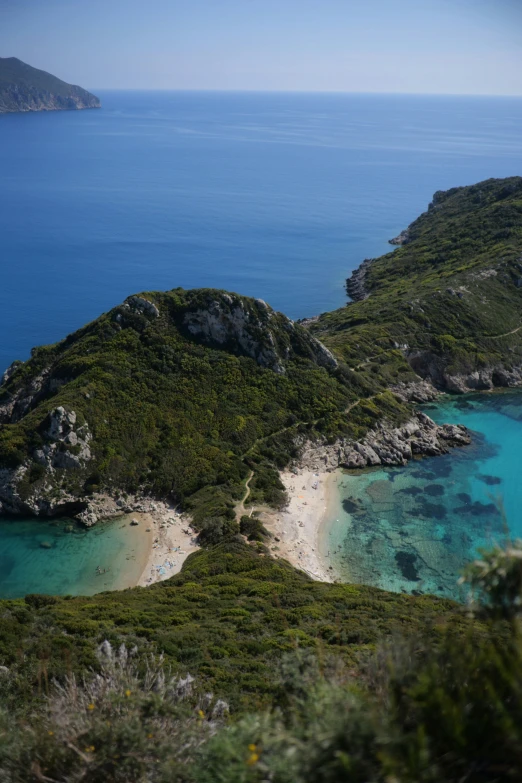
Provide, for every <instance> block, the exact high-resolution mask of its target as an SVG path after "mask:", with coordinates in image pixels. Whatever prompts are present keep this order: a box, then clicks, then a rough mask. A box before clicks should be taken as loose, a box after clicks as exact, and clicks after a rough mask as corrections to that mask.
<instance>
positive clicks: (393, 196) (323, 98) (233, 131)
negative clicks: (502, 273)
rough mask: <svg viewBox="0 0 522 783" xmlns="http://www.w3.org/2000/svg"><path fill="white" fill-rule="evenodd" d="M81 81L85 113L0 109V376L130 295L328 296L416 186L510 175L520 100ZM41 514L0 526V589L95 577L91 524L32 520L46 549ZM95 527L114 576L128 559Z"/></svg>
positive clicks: (520, 154) (282, 302)
mask: <svg viewBox="0 0 522 783" xmlns="http://www.w3.org/2000/svg"><path fill="white" fill-rule="evenodd" d="M96 92H98V94H99V95H100V97H101V100H102V104H103V108H102V109H101V110H99V111H97V110H91V111H83V112H55V113H37V114H12V115H2V116H0V176H1V182H2V187H1V188H0V236H1V244H0V254H1V255H0V258H1V264H2V267H1V268H2V273H3V274H2V284H1V286H0V334H1V335H2V340H1V341H0V372H1V371H2V369H3V368H4V367H7V365H8V364H10V363H11V362H12V361H13V360H14V359H26V358H27V357H28V356H29V354H30V349H31V348H32V347H33V346H34V345H38V344H42V343H49V342H54V341H56V340H59V339H61V338H63V337H64V336H65V335H66V334H68V333H70V332H71V331H73V330H75V329H76V328H78V327H80V326H82V325H83V324H84V323H85V322H87V321H89V320H91V319H93V318H95V317H96V316H98V315H99V314H100V313H101V312H103V311H106V310H108V309H109V308H111V307H113V306H114V305H115V304H117V303H118V302H121V301H122V300H123V299H124V298H125V297H126V296H128V295H129V294H131V293H135V292H138V291H143V290H154V289H169V288H173V287H175V286H184V287H186V288H190V287H195V286H214V287H221V288H226V289H231V290H235V291H238V292H240V293H243V294H250V295H254V296H258V297H262V298H263V299H266V300H267V301H268V302H270V304H272V305H273V306H274V307H275V308H277V309H280V310H282V311H284V312H285V313H286V314H287V315H289V316H290V317H292V318H298V317H305V316H311V315H314V314H317V313H320V312H324V311H325V310H329V309H332V308H335V307H339V306H341V305H343V304H344V302H345V301H346V298H345V293H344V288H343V286H344V280H345V278H346V277H347V276H348V275H349V274H350V272H351V271H352V270H353V269H354V268H355V267H357V266H358V265H359V263H360V262H361V261H362V260H363V259H364V258H365V257H371V256H376V255H380V254H382V253H384V252H386V251H387V250H389V249H390V247H389V245H388V244H387V240H388V239H389V238H390V237H392V236H395V235H396V234H397V233H399V231H400V230H402V229H403V228H405V227H406V226H407V225H408V224H409V223H410V222H411V220H413V219H414V218H415V217H416V216H417V215H418V214H419V213H420V212H422V211H423V210H424V209H425V208H426V207H427V205H428V203H429V201H430V200H431V197H432V194H433V192H434V191H436V190H438V189H446V188H450V187H453V186H456V185H464V184H470V183H473V182H476V181H478V180H481V179H485V178H488V177H505V176H510V175H513V174H520V173H522V99H511V98H462V97H420V96H377V95H371V96H370V95H337V94H328V95H320V94H263V93H252V94H248V93H190V92H106V91H96ZM476 404H477V405H478V407H479V408H480V406H481V404H482V403H481V402H478V403H476ZM448 415H449V411H448ZM459 420H460V419H459ZM476 426H477V429H478V430H479V431H480V432H482V430H481V429H480V427H481V426H482V424H481V423H480V422H479V423H477V424H476ZM486 429H487V428H486ZM492 434H493V433H490V432H489V430H488V431H487V432H486V431H484V433H483V441H481V443H482V446H481V448H484V449H486V451H487V449H488V448H489V442H490V438H491V437H492ZM506 434H507V433H506ZM477 448H479V446H477ZM484 453H485V452H484ZM466 464H468V463H466ZM469 464H471V463H469ZM423 469H424V468H423ZM426 469H427V468H426ZM401 475H402V474H401ZM383 480H384V479H383ZM397 480H399V481H402V480H403V479H397ZM503 480H504V479H503ZM364 481H366V479H364ZM386 481H389V483H390V484H391V483H393V482H391V481H390V480H389V479H388V478H386ZM434 481H435V480H434ZM435 483H436V482H435ZM361 486H362V485H361ZM506 488H507V479H506V480H505V482H504V485H503V489H506ZM362 491H363V490H361V492H362ZM41 524H42V523H40V522H34V521H32V522H31V521H27V522H25V523H24V525H25V527H24V532H23V535H22V534H21V533H17V532H16V531H15V530H14V528H13V527H12V523H8V522H5V523H0V549H1V548H3V549H4V550H5V551H6V552H7V551H8V560H5V561H4V566H5V568H4V573H5V574H11V576H10V577H9V579H11V581H10V583H9V584H7V582H6V579H7V578H8V577H7V576H5V578H4V577H2V573H0V596H2V595H7V594H8V595H13V594H23V592H24V590H29V589H30V590H35V589H37V586H38V585H39V586H40V587H39V589H41V590H42V591H43V592H46V591H47V592H61V593H68V592H78V590H79V589H82V590H84V591H85V592H92V591H93V590H95V589H97V588H96V585H93V584H92V580H91V576H92V573H93V571H94V569H95V568H96V565H97V564H98V560H99V557H100V546H99V543H100V541H101V540H102V534H101V533H100V534H99V533H96V538H95V537H94V533H93V534H89V535H90V537H89V536H86V537H85V538H81V536H78V538H74V539H73V538H71V535H72V534H71V535H69V534H66V533H64V532H63V530H61V529H58V528H57V529H53V530H50V529H49V530H45V531H44V533H45V535H46V536H47V537H48V538H49V536H51V534H53V536H51V538H52V541H51V542H50V543H52V545H53V547H54V552H53V549H51V550H46V549H44V548H42V547H41V546H40V543H41V542H40V539H41V535H42V530H43V528H42V527H41ZM20 530H21V528H20ZM106 530H107V532H106V533H104V535H105V534H106V535H107V536H112V539H111V540H114V541H116V539H117V543H115V544H114V548H113V550H111V551H113V552H114V555H113V564H114V573H116V572H117V571H118V569H119V568H120V567H121V569H123V568H125V567H128V560H127V559H128V558H129V557H132V556H133V555H132V553H130V550H129V549H128V547H126V544H125V542H123V534H124V532H125V531H121V532H118V533H117V534H116V533H115V532H114V531H115V530H119V528H118V529H116V528H114V529H113V528H110V527H107V528H106ZM111 531H112V532H111ZM80 539H81V540H82V545H81V546H80V544H78V545H76V544H74V545H72V543H71V542H72V541H73V540H74V541H78V542H80ZM125 540H127V539H125ZM74 552H77V553H78V554H77V555H74ZM51 553H52V558H53V561H56V559H57V558H60V563H61V565H60V566H59V568H58V566H56V567H55V568H54V574H53V569H52V568H48V567H47V566H48V565H49V562H47V561H49V558H50V555H51ZM60 553H62V554H63V557H62V555H61V554H60ZM46 558H47V561H46ZM75 558H76V559H75ZM46 562H47V566H46V565H45V563H46ZM401 562H402V563H403V565H404V569H405V571H406V572H407V573H411V572H410V566H409V564H410V563H411V559H408V558H406V559H404V558H402V560H401ZM416 562H417V561H416ZM459 562H460V561H459ZM413 565H414V567H416V568H417V570H419V568H420V566H419V564H418V562H417V564H416V565H415V563H414V564H413ZM79 569H81V573H84V574H87V575H89V574H90V575H91V576H89V578H83V577H82V579H79V577H78V573H80V570H79ZM35 573H36V574H38V580H37V585H36V587H35V579H34V574H35ZM390 573H391V572H390ZM361 574H362V576H364V578H365V579H368V580H372V579H373V581H374V582H375V583H381V582H379V581H378V580H377V578H376V577H374V576H371V575H369V576H368V575H367V574H366V572H364V574H363V573H362V572H361ZM452 574H453V572H452ZM58 577H59V578H58ZM452 578H453V576H451V579H452ZM111 579H112V577H110V578H109V577H108V578H107V580H106V582H107V586H110V583H111ZM422 579H423V580H424V581H423V583H422V586H420V587H419V585H417V587H418V588H419V589H427V586H428V587H429V588H430V589H431V588H432V587H434V586H435V581H433V580H432V581H430V580H429V579H424V576H423V577H422ZM89 580H91V581H89ZM381 581H382V580H381ZM384 581H385V584H386V586H390V587H393V588H394V589H408V590H411V589H412V585H411V584H409V583H407V580H406V581H402V582H401V581H400V580H399V581H396V580H395V581H394V580H393V579H392V578H391V577H390V578H386V579H385V580H384ZM450 581H451V580H450ZM415 584H417V583H415ZM446 584H449V581H448V582H444V584H443V590H444V591H447V590H449V588H447V587H445V586H444V585H446Z"/></svg>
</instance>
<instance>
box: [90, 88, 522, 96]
mask: <svg viewBox="0 0 522 783" xmlns="http://www.w3.org/2000/svg"><path fill="white" fill-rule="evenodd" d="M84 89H86V88H84ZM88 89H89V91H94V92H96V91H98V92H103V91H104V90H105V91H110V92H186V93H194V92H198V93H236V94H237V93H240V94H246V95H251V94H253V93H256V94H261V95H378V96H400V97H418V98H522V93H482V92H398V91H397V92H395V91H390V92H380V91H378V90H368V91H363V90H302V89H294V90H277V89H273V90H271V89H259V88H252V89H247V88H226V87H89V88H88Z"/></svg>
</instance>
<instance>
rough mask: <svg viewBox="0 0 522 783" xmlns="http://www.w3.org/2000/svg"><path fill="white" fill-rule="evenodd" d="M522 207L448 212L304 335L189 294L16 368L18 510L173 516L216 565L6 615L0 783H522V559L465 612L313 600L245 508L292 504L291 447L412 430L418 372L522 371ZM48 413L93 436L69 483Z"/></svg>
mask: <svg viewBox="0 0 522 783" xmlns="http://www.w3.org/2000/svg"><path fill="white" fill-rule="evenodd" d="M521 207H522V180H521V179H518V178H514V179H511V180H506V181H502V182H498V181H489V182H486V183H481V184H480V185H478V186H474V187H472V188H463V189H455V190H453V191H449V192H448V193H446V194H436V197H435V200H434V204H433V206H432V207H431V208H430V210H429V211H428V212H427V213H426V214H425V215H423V216H421V217H420V218H419V219H418V220H417V221H415V223H414V224H412V226H411V227H410V233H409V235H410V240H409V242H408V244H406V245H405V246H404V247H402V248H401V249H399V250H398V251H396V252H394V253H393V254H390V255H388V256H385V257H384V258H382V259H378V260H376V261H375V262H374V263H373V264H372V265H371V266H370V268H369V271H368V273H367V286H368V289H369V291H370V293H371V296H370V298H368V299H366V300H364V301H361V302H357V303H354V304H351V305H350V306H347V307H345V308H342V309H341V310H338V311H336V312H334V313H330V314H326V315H324V316H322V317H321V318H320V319H319V321H318V322H316V323H315V324H313V325H312V326H311V327H310V330H308V331H307V330H306V329H305V328H303V327H302V326H299V325H292V324H290V322H289V321H288V320H287V319H285V318H284V316H282V315H280V314H277V313H274V312H273V311H272V310H271V309H270V308H268V307H267V306H266V305H265V304H264V303H262V302H260V301H259V300H253V299H248V298H246V297H239V296H236V295H230V294H227V293H226V292H220V291H209V290H198V291H188V292H187V291H183V290H182V289H175V290H173V291H169V292H166V293H145V294H143V295H141V296H140V297H138V298H136V297H131V298H129V300H127V301H126V302H125V303H124V304H123V305H121V306H119V307H117V308H115V309H113V310H112V311H110V312H109V313H107V314H104V315H102V316H101V317H100V318H98V319H97V320H96V321H94V322H93V323H91V324H89V325H87V326H86V327H84V328H83V329H81V330H79V331H78V332H76V333H75V334H73V335H70V336H69V337H67V338H66V339H65V340H63V341H62V342H61V343H58V344H57V345H53V346H44V347H41V348H37V349H35V350H34V351H33V355H32V357H31V359H30V360H29V361H28V362H26V363H23V364H22V363H18V364H17V365H16V366H14V367H13V368H12V370H11V372H10V377H9V378H8V379H7V381H6V383H5V384H4V385H3V386H2V387H1V388H0V413H1V415H2V417H3V421H4V424H3V425H2V426H1V427H0V467H2V468H5V469H6V472H7V471H15V472H16V471H17V470H18V469H21V470H20V471H19V480H18V483H17V484H16V489H17V491H18V493H19V496H20V498H22V500H23V502H25V503H28V504H29V503H30V501H31V498H34V497H35V496H37V495H40V496H45V497H48V498H49V500H52V499H53V498H56V497H59V496H60V493H63V494H64V496H65V495H67V496H68V497H69V498H70V497H71V496H72V497H75V498H77V499H80V500H82V499H83V498H85V497H88V496H89V495H90V494H92V493H96V492H98V491H101V490H107V491H109V492H110V493H111V494H113V495H120V494H121V495H123V497H125V493H131V492H136V491H138V490H139V491H144V492H146V493H148V494H154V495H159V496H169V497H171V498H174V499H176V500H177V501H178V502H180V503H182V504H183V507H184V508H185V509H187V510H188V511H189V512H190V513H191V514H192V515H193V518H194V524H195V525H196V527H197V528H198V529H199V531H200V534H201V539H202V541H203V542H204V543H206V548H204V549H203V550H201V551H199V552H197V553H195V554H193V555H191V556H190V557H189V558H188V559H187V560H186V562H185V564H184V567H183V569H182V571H181V573H180V574H177V575H176V576H174V577H173V578H171V579H169V580H167V581H165V582H161V583H159V584H156V585H153V586H151V587H149V588H135V589H131V590H126V591H123V592H120V593H103V594H100V595H96V596H93V597H89V598H71V597H61V598H58V597H52V596H43V595H28V596H26V597H25V599H23V600H16V601H0V614H1V616H2V623H1V624H0V704H1V710H0V781H2V780H5V781H14V782H15V783H16V782H17V781H20V782H21V781H51V783H52V781H60V783H62V781H63V783H66V781H67V782H68V783H71V782H72V781H84V782H85V783H97V782H98V781H100V782H101V781H104V783H105V781H107V783H111V781H114V782H116V781H121V783H123V782H125V783H134V782H136V783H138V782H139V783H141V782H142V781H151V782H152V783H167V781H168V783H171V781H180V782H181V781H182V782H183V783H219V782H220V781H223V783H224V782H225V781H227V783H229V781H230V782H231V783H235V781H237V783H261V781H272V782H273V783H290V782H292V783H294V782H295V783H342V781H359V780H360V781H376V782H377V781H379V782H380V781H382V782H383V783H384V781H386V782H387V783H390V782H391V781H401V782H402V781H404V782H405V783H407V782H411V783H414V781H416V782H418V783H424V782H426V783H428V782H429V783H435V781H441V780H444V781H449V783H453V781H455V783H456V782H457V781H463V780H470V781H471V780H473V781H478V783H486V781H488V782H489V781H509V780H517V779H520V776H521V773H522V764H521V761H520V746H521V742H522V737H521V735H520V726H521V725H522V721H521V718H522V687H521V686H522V680H521V672H522V667H521V663H522V661H521V655H522V639H521V636H520V619H521V618H520V612H521V609H520V607H521V604H522V601H521V584H522V571H521V567H520V563H521V562H522V552H521V545H519V544H515V545H510V547H509V548H507V549H506V550H505V551H503V550H497V551H495V552H493V553H489V554H487V553H486V554H485V555H484V558H483V560H482V561H480V562H478V563H476V564H475V565H474V566H473V567H472V568H471V569H470V572H469V574H468V576H467V577H466V578H467V579H468V580H469V581H470V583H471V585H472V587H473V589H474V590H475V591H476V593H477V595H478V596H479V597H480V602H479V605H478V606H477V607H475V615H474V616H471V614H470V612H469V611H468V610H466V609H464V607H460V606H458V605H456V604H455V603H453V602H451V601H449V600H444V599H438V598H434V597H430V596H415V597H414V596H408V595H398V594H391V593H386V592H384V591H381V590H378V589H376V588H371V587H365V586H360V585H339V584H322V583H318V582H314V581H312V580H311V579H310V578H309V577H308V576H307V575H306V574H304V573H302V572H299V571H296V570H295V569H293V568H292V567H291V566H290V565H289V564H287V563H285V562H284V561H274V560H272V559H271V558H270V557H269V556H268V552H267V550H266V547H265V543H264V542H265V539H266V531H265V529H264V528H263V526H262V525H261V524H260V522H259V520H258V519H257V518H256V517H255V516H248V514H243V515H242V516H241V517H240V518H239V519H237V516H239V514H242V512H243V511H244V500H243V501H242V502H241V504H240V511H237V510H236V508H235V504H236V502H237V501H238V500H241V499H245V498H246V494H245V493H246V482H247V480H248V482H249V483H248V490H249V494H248V501H249V502H255V503H261V502H266V503H272V504H278V503H281V502H283V500H284V496H283V491H282V490H283V488H282V485H281V483H280V481H279V475H278V470H279V469H280V468H282V467H284V466H285V465H286V464H287V463H288V462H289V460H290V459H291V458H292V457H294V456H295V455H296V454H297V444H298V443H299V441H302V440H303V439H305V438H314V437H322V438H324V439H327V440H328V439H330V440H333V439H335V438H337V437H339V436H346V437H350V438H360V437H362V436H363V435H364V434H365V433H366V432H367V431H368V429H369V428H371V427H372V426H373V425H374V424H375V423H376V422H377V421H378V420H379V419H381V418H382V417H386V418H387V419H389V420H391V421H395V422H399V421H401V420H403V419H404V418H405V417H406V416H408V415H409V408H408V407H407V406H406V405H404V404H403V403H401V402H399V401H398V399H397V397H396V396H394V395H393V394H392V393H391V392H390V391H389V388H388V387H389V386H390V385H391V384H393V383H396V382H397V381H399V380H413V379H415V378H417V376H416V375H415V373H414V372H413V370H412V367H414V368H415V369H417V370H418V371H419V372H422V373H425V374H430V373H431V369H430V368H432V367H433V368H435V369H434V376H435V380H438V381H440V382H441V385H443V384H444V377H445V375H444V373H446V374H448V373H449V374H450V375H451V374H459V373H468V372H471V371H474V370H480V369H483V368H488V367H489V368H491V367H495V368H497V370H496V371H498V372H500V371H501V369H502V368H505V369H510V368H514V367H516V366H517V363H518V364H520V350H521V347H522V346H521V344H520V342H519V341H520V340H521V339H522V337H521V332H520V331H519V323H518V319H519V314H520V303H521V301H520V297H521V296H522V287H519V286H518V282H519V277H518V274H519V263H522V261H521V262H519V260H518V258H519V255H518V254H519V253H520V250H519V249H517V248H520V239H521V236H522V235H521V233H520V232H521V223H520V215H521V214H522V213H521ZM520 271H521V272H522V267H520ZM521 277H522V275H521ZM450 289H451V290H450ZM140 302H141V304H140ZM216 319H217V320H216ZM233 322H234V323H235V326H233V328H232V327H231V326H230V325H231V324H232V323H233ZM216 323H218V326H217V327H216ZM214 327H216V328H214ZM213 330H214V331H213ZM310 332H313V334H318V335H319V336H320V337H321V340H322V341H324V343H325V344H327V345H328V346H329V347H330V348H331V349H332V351H333V352H334V353H335V355H336V357H337V358H338V362H337V363H335V362H333V361H332V360H331V357H330V358H329V356H328V354H326V353H325V352H324V351H323V350H322V348H321V346H320V345H319V344H317V342H316V341H314V339H313V338H312V337H311V334H310ZM406 344H407V346H408V347H407V348H406V347H405V346H406ZM437 373H439V375H437ZM59 406H62V407H63V408H64V409H65V411H74V412H75V414H76V421H75V427H76V432H83V433H84V435H85V432H87V431H88V432H89V433H90V435H91V436H92V439H91V440H90V441H89V443H88V445H89V449H90V452H91V457H90V458H84V457H82V459H81V460H80V465H79V466H77V467H75V468H74V469H69V468H65V467H59V465H58V466H55V467H53V469H52V470H50V469H49V467H48V465H47V463H46V462H45V460H43V461H42V457H41V454H40V452H42V453H43V454H44V456H45V454H46V452H44V451H43V450H44V449H45V448H48V449H49V444H50V443H51V441H50V439H49V438H50V436H49V427H50V414H51V413H52V411H54V410H56V408H57V407H59ZM86 428H87V429H86ZM52 443H55V444H56V443H58V445H57V446H56V449H57V451H55V452H53V454H55V453H59V454H61V455H62V458H63V455H64V454H66V455H68V458H69V459H71V458H72V457H78V459H80V454H81V447H80V445H79V444H78V443H74V442H73V441H69V442H66V441H65V440H62V441H59V442H56V441H52ZM53 448H54V446H53ZM60 449H61V451H60ZM45 459H47V457H46V458H45ZM49 459H50V458H49ZM13 475H14V474H13ZM245 539H246V540H245ZM116 651H117V652H116ZM189 675H190V676H189ZM192 678H195V679H194V680H193V679H192Z"/></svg>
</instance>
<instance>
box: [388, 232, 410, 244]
mask: <svg viewBox="0 0 522 783" xmlns="http://www.w3.org/2000/svg"><path fill="white" fill-rule="evenodd" d="M409 239H410V230H409V229H408V228H405V229H404V231H401V233H400V234H399V235H398V236H396V237H393V239H389V240H388V243H389V244H390V245H399V246H400V245H405V244H406V243H407V242H409Z"/></svg>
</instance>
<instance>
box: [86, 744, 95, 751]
mask: <svg viewBox="0 0 522 783" xmlns="http://www.w3.org/2000/svg"><path fill="white" fill-rule="evenodd" d="M95 750H96V748H95V747H94V745H89V747H88V748H85V752H86V753H94V751H95Z"/></svg>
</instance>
